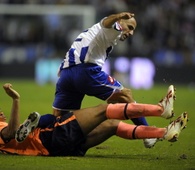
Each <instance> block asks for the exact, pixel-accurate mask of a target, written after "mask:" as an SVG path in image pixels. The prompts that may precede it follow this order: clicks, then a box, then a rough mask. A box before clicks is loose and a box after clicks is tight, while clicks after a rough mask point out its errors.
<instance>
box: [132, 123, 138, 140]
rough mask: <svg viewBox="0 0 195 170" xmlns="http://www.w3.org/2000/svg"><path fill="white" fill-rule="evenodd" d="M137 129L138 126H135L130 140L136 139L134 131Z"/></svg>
mask: <svg viewBox="0 0 195 170" xmlns="http://www.w3.org/2000/svg"><path fill="white" fill-rule="evenodd" d="M137 127H138V126H136V127H135V128H134V129H133V132H132V138H133V139H136V137H135V130H136V129H137Z"/></svg>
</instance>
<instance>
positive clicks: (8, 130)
mask: <svg viewBox="0 0 195 170" xmlns="http://www.w3.org/2000/svg"><path fill="white" fill-rule="evenodd" d="M3 88H4V90H5V92H6V93H7V95H8V96H10V97H11V98H12V100H13V101H12V108H11V115H10V119H9V122H8V126H7V127H5V128H4V129H3V130H2V131H1V135H2V136H3V138H4V139H5V140H9V139H12V138H14V137H15V132H16V130H17V129H18V127H19V104H20V95H19V93H18V92H17V91H15V90H14V89H13V88H12V85H11V84H10V83H6V84H4V85H3Z"/></svg>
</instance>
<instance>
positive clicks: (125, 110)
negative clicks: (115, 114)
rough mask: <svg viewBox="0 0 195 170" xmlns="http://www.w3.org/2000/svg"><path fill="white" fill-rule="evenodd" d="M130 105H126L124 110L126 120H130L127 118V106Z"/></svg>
mask: <svg viewBox="0 0 195 170" xmlns="http://www.w3.org/2000/svg"><path fill="white" fill-rule="evenodd" d="M128 104H129V103H127V104H126V105H125V108H124V116H125V118H126V119H129V117H128V116H127V106H128Z"/></svg>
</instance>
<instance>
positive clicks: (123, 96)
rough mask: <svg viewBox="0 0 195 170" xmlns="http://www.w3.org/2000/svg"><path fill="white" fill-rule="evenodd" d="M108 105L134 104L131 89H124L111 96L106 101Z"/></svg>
mask: <svg viewBox="0 0 195 170" xmlns="http://www.w3.org/2000/svg"><path fill="white" fill-rule="evenodd" d="M107 102H108V103H132V102H135V101H134V99H133V95H132V91H131V89H128V88H124V89H122V90H121V91H119V92H116V93H114V94H112V96H111V97H110V98H109V99H108V100H107Z"/></svg>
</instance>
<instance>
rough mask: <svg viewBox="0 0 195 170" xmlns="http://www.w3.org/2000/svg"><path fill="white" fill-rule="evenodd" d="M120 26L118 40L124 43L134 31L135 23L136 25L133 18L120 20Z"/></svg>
mask: <svg viewBox="0 0 195 170" xmlns="http://www.w3.org/2000/svg"><path fill="white" fill-rule="evenodd" d="M120 25H121V27H122V29H123V31H122V33H121V36H120V40H121V41H124V40H125V39H127V38H128V37H129V36H132V35H133V34H134V30H135V28H136V26H137V23H136V20H135V18H131V19H128V20H121V21H120Z"/></svg>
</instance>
